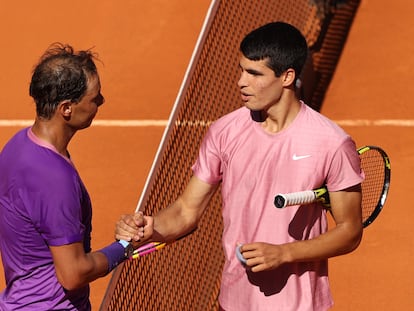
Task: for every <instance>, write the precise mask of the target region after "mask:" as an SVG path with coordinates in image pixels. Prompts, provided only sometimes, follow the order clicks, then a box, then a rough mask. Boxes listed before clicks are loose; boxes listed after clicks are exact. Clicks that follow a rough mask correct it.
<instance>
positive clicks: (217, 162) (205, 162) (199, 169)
mask: <svg viewBox="0 0 414 311" xmlns="http://www.w3.org/2000/svg"><path fill="white" fill-rule="evenodd" d="M213 133H214V124H213V125H211V126H210V128H209V129H208V131H207V133H206V135H205V137H204V139H203V141H202V143H201V146H200V150H199V153H198V158H197V160H196V162H195V164H194V165H193V166H192V170H193V173H194V175H195V176H197V177H198V178H199V179H201V180H202V181H204V182H206V183H209V184H217V183H219V182H220V181H221V179H222V169H221V157H220V152H219V148H217V145H218V144H217V142H216V139H215V137H214V134H213Z"/></svg>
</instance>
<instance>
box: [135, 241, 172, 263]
mask: <svg viewBox="0 0 414 311" xmlns="http://www.w3.org/2000/svg"><path fill="white" fill-rule="evenodd" d="M166 245H167V243H165V242H150V243H147V244H144V245H142V246H140V247H138V248H137V249H136V250H134V252H133V254H132V256H131V257H129V259H137V258H140V257H142V256H145V255H148V254H150V253H152V252H155V251H158V250H159V249H161V248H163V247H165V246H166Z"/></svg>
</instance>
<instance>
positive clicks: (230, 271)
mask: <svg viewBox="0 0 414 311" xmlns="http://www.w3.org/2000/svg"><path fill="white" fill-rule="evenodd" d="M240 52H241V53H240V79H239V81H238V86H239V88H240V93H241V99H242V101H243V103H244V107H242V108H239V109H237V110H235V111H233V112H231V113H229V114H227V115H225V116H223V117H222V118H220V119H218V120H217V121H216V122H214V123H213V124H212V125H211V126H210V128H209V130H208V132H207V134H206V136H205V137H204V139H203V142H202V144H201V147H200V151H199V156H198V158H197V160H196V162H195V164H194V165H193V176H192V177H191V179H190V181H189V183H188V185H187V187H186V188H185V190H184V191H183V193H182V194H181V195H180V196H179V197H178V199H177V200H176V201H175V202H173V203H172V204H171V205H170V206H169V207H167V208H165V209H162V210H161V211H159V212H158V213H157V214H156V215H154V216H153V218H151V217H147V218H149V222H150V223H153V224H154V233H155V234H156V236H157V239H159V238H160V237H161V239H163V240H164V241H167V242H170V241H174V240H176V239H177V238H178V237H181V236H183V235H185V234H188V233H190V232H191V231H192V230H194V229H195V228H196V226H197V224H198V222H199V220H200V218H201V217H202V215H203V213H204V211H205V210H206V207H207V205H208V203H209V201H210V199H211V197H212V196H213V194H214V192H215V191H216V190H217V189H218V188H219V185H221V196H222V202H223V203H222V215H223V223H224V231H223V238H222V244H223V249H224V254H225V264H224V268H223V273H222V278H221V289H220V296H219V303H220V309H221V310H226V311H243V310H246V311H266V310H269V311H270V310H272V311H275V310H283V311H289V310H290V311H305V310H318V311H320V310H327V309H329V308H331V307H332V305H333V301H332V297H331V293H330V289H329V282H328V266H327V260H328V258H330V257H333V256H338V255H343V254H346V253H349V252H351V251H353V250H354V249H355V248H356V247H357V246H358V245H359V243H360V240H361V237H362V220H361V186H360V184H361V182H362V180H363V177H364V176H363V173H362V171H361V167H360V160H359V156H358V153H357V151H356V146H355V143H354V141H353V140H352V139H351V137H350V136H349V135H348V134H347V133H345V132H344V131H343V130H342V129H341V128H340V127H338V126H337V125H336V124H335V123H334V122H332V121H330V120H329V119H327V118H326V117H324V116H322V115H321V114H320V113H318V112H317V111H315V110H313V109H311V108H310V107H308V106H307V105H306V104H305V103H304V102H302V101H300V100H299V99H298V98H297V96H296V82H297V80H298V77H299V75H300V73H301V70H302V67H303V65H304V63H305V60H306V58H307V52H308V47H307V44H306V40H305V38H304V37H303V35H302V34H301V33H300V32H299V31H298V30H297V29H296V28H294V27H293V26H291V25H289V24H286V23H282V22H275V23H270V24H267V25H264V26H262V27H260V28H258V29H256V30H254V31H252V32H251V33H250V34H248V35H247V36H246V37H245V38H244V39H243V41H242V42H241V45H240ZM322 185H327V188H328V190H329V195H330V200H331V205H332V208H331V212H332V216H333V219H334V221H335V226H334V227H333V228H332V229H330V230H329V231H328V226H327V215H326V210H325V209H324V208H323V206H322V205H320V204H319V203H314V204H311V205H306V206H305V205H304V206H293V207H289V208H286V209H276V208H275V207H274V205H273V200H274V196H275V194H276V193H288V192H295V191H301V190H308V189H314V188H318V187H320V186H322ZM137 227H138V226H137V225H136V224H135V223H134V217H133V215H129V217H124V218H123V221H121V222H120V223H119V225H118V227H117V230H116V236H117V237H118V238H120V239H121V238H123V239H127V240H128V239H134V237H135V232H136V229H137ZM147 238H148V237H147ZM240 245H241V246H240ZM238 246H240V252H241V256H242V261H243V262H244V263H243V262H241V261H240V260H239V259H238V257H237V256H236V248H237V247H238Z"/></svg>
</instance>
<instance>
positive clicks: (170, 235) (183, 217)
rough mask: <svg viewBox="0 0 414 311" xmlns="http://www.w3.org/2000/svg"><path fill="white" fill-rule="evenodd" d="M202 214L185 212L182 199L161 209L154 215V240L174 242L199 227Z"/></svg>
mask: <svg viewBox="0 0 414 311" xmlns="http://www.w3.org/2000/svg"><path fill="white" fill-rule="evenodd" d="M200 218H201V214H199V213H189V212H188V211H187V212H185V211H184V210H183V208H182V207H181V205H180V201H177V202H175V203H174V204H173V205H172V206H170V207H168V208H166V209H163V210H161V211H159V212H158V213H157V214H156V215H155V217H154V233H153V237H152V240H153V241H160V242H172V241H175V240H177V239H178V238H180V237H182V236H184V235H186V234H188V233H190V232H192V231H193V230H195V229H196V228H197V224H198V222H199V219H200Z"/></svg>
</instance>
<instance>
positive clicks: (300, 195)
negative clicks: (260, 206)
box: [274, 190, 316, 208]
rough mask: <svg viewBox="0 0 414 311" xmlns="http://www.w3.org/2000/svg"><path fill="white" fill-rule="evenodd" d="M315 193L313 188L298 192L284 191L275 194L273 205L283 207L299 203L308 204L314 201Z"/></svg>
mask: <svg viewBox="0 0 414 311" xmlns="http://www.w3.org/2000/svg"><path fill="white" fill-rule="evenodd" d="M315 200H316V194H315V192H314V191H313V190H307V191H300V192H292V193H286V194H281V193H279V194H278V195H276V196H275V201H274V204H275V207H277V208H285V207H286V206H291V205H301V204H308V203H312V202H315Z"/></svg>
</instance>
